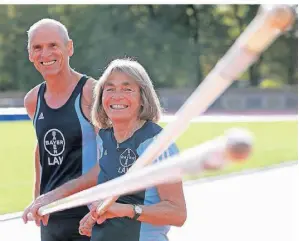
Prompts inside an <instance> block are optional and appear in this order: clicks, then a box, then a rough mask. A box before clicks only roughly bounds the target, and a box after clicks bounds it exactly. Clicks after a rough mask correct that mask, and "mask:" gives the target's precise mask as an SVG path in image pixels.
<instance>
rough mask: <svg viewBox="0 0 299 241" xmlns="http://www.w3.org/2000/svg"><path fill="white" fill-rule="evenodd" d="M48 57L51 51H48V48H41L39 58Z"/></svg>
mask: <svg viewBox="0 0 299 241" xmlns="http://www.w3.org/2000/svg"><path fill="white" fill-rule="evenodd" d="M50 55H51V50H50V49H48V48H43V51H42V54H41V56H42V57H49V56H50Z"/></svg>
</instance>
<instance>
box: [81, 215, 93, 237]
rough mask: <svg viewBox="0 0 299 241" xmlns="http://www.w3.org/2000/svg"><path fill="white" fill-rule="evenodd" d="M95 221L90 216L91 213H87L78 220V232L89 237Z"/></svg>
mask: <svg viewBox="0 0 299 241" xmlns="http://www.w3.org/2000/svg"><path fill="white" fill-rule="evenodd" d="M95 223H96V221H95V220H94V219H93V218H92V216H91V213H87V214H86V215H85V216H84V218H82V219H81V220H80V226H79V233H80V234H81V235H85V236H88V237H91V231H92V227H93V226H94V224H95Z"/></svg>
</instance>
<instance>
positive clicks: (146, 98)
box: [91, 59, 162, 128]
mask: <svg viewBox="0 0 299 241" xmlns="http://www.w3.org/2000/svg"><path fill="white" fill-rule="evenodd" d="M113 72H120V73H124V74H126V75H128V76H130V77H132V78H133V79H134V80H135V81H136V83H137V84H138V85H139V88H140V96H141V108H140V113H139V119H140V120H150V121H153V122H158V121H159V120H160V116H161V112H162V109H161V105H160V101H159V99H158V96H157V94H156V91H155V90H154V86H153V84H152V81H151V79H150V77H149V75H148V73H147V72H146V70H145V69H144V67H143V66H142V65H141V64H140V63H138V62H137V61H135V60H132V59H116V60H113V61H112V62H111V63H110V64H109V65H108V67H107V68H106V70H105V71H104V73H103V75H102V76H101V77H100V79H99V81H98V82H97V84H96V86H95V89H94V103H93V106H92V111H91V119H92V123H93V124H94V125H95V126H96V127H98V128H109V127H111V126H112V123H111V121H110V120H109V118H108V116H107V114H106V112H105V110H104V108H103V105H102V95H103V87H104V85H105V83H106V81H107V79H108V77H109V76H110V75H111V74H112V73H113Z"/></svg>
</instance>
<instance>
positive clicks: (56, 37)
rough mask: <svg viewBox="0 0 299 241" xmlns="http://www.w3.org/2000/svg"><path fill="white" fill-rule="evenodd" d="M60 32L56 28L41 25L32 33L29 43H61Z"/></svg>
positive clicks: (61, 36)
mask: <svg viewBox="0 0 299 241" xmlns="http://www.w3.org/2000/svg"><path fill="white" fill-rule="evenodd" d="M63 40H64V38H63V35H62V32H61V31H60V30H59V28H58V27H57V26H54V25H42V26H39V27H38V28H37V29H35V30H34V31H33V32H32V35H31V42H35V41H37V42H39V41H42V42H53V41H55V42H57V41H63Z"/></svg>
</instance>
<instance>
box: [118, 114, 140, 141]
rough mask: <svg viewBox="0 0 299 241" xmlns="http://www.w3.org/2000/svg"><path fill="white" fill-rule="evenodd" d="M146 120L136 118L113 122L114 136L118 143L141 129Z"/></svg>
mask: <svg viewBox="0 0 299 241" xmlns="http://www.w3.org/2000/svg"><path fill="white" fill-rule="evenodd" d="M144 123H145V121H143V120H139V119H135V120H131V121H130V122H129V123H128V122H120V123H114V124H113V130H114V137H115V139H116V141H117V142H118V143H121V142H124V141H125V140H127V139H129V138H130V137H131V136H133V134H134V133H135V131H137V130H138V129H140V128H141V127H142V126H143V124H144Z"/></svg>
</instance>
